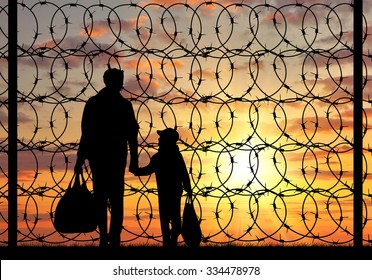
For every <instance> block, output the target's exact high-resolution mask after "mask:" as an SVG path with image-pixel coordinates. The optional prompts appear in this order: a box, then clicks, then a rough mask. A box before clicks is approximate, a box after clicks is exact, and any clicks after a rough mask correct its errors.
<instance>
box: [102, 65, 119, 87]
mask: <svg viewBox="0 0 372 280" xmlns="http://www.w3.org/2000/svg"><path fill="white" fill-rule="evenodd" d="M103 81H104V83H105V85H106V87H107V88H110V89H112V90H115V91H120V90H121V88H122V87H123V82H124V71H123V70H119V69H117V68H110V69H107V70H106V71H105V73H104V74H103Z"/></svg>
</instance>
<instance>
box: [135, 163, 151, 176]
mask: <svg viewBox="0 0 372 280" xmlns="http://www.w3.org/2000/svg"><path fill="white" fill-rule="evenodd" d="M152 173H154V168H153V167H152V165H151V163H150V164H149V165H147V166H145V167H138V168H137V169H136V171H135V172H133V174H134V175H136V176H146V175H150V174H152Z"/></svg>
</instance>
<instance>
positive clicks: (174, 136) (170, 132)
mask: <svg viewBox="0 0 372 280" xmlns="http://www.w3.org/2000/svg"><path fill="white" fill-rule="evenodd" d="M157 132H158V135H159V136H160V137H159V146H172V145H176V143H177V141H178V139H179V134H178V132H177V131H176V130H175V129H173V128H166V129H164V130H158V131H157Z"/></svg>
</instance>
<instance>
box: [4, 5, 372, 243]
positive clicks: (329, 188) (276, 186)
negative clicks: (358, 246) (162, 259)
mask: <svg viewBox="0 0 372 280" xmlns="http://www.w3.org/2000/svg"><path fill="white" fill-rule="evenodd" d="M160 2H161V3H160ZM160 2H159V4H160V5H162V4H164V5H171V4H172V3H173V1H168V2H164V1H160ZM279 2H280V1H278V5H279ZM308 2H309V5H310V2H311V1H308ZM154 3H156V2H154ZM187 3H188V4H189V5H190V6H192V7H194V9H196V7H198V4H200V1H188V2H187ZM219 3H220V4H218V5H217V4H214V5H201V6H200V7H199V8H198V11H197V13H198V15H199V16H200V18H199V17H195V14H194V12H193V11H192V10H191V9H186V8H187V7H185V6H184V5H178V6H174V7H172V9H170V11H172V15H174V18H175V21H174V22H173V20H172V18H171V17H170V15H169V14H168V13H164V9H162V8H161V7H160V6H157V5H153V6H149V7H148V8H147V9H146V12H144V11H143V10H141V9H139V8H138V7H137V8H135V7H126V6H120V7H117V8H116V9H115V13H111V14H110V20H111V22H112V23H113V24H112V25H111V28H112V29H110V28H108V20H107V18H108V13H109V12H110V10H109V9H108V8H106V7H105V8H101V7H98V6H96V7H92V8H91V9H90V10H89V11H90V12H92V15H93V18H90V17H89V16H88V15H87V14H85V16H86V18H85V20H86V22H87V30H88V34H89V36H87V32H86V30H85V29H84V23H83V20H82V18H81V17H80V18H79V17H76V15H78V14H81V13H82V11H84V9H82V8H81V7H76V8H73V7H68V9H67V7H66V9H64V10H63V11H64V12H65V13H66V14H69V13H71V14H70V15H71V17H70V19H69V21H70V24H69V27H68V31H67V35H66V36H65V37H64V39H63V40H61V42H59V40H60V38H62V37H63V34H64V32H65V31H64V24H63V22H64V21H63V17H61V15H60V14H59V13H57V16H56V18H55V22H54V26H55V27H54V31H55V34H54V35H53V38H51V36H50V33H49V31H50V30H48V28H47V27H48V25H50V22H48V19H47V18H43V19H41V20H40V21H41V22H40V23H44V21H45V24H44V25H43V24H40V27H39V28H40V30H39V33H40V35H39V36H38V37H37V39H36V40H35V42H33V40H31V39H30V34H32V32H33V31H32V25H33V24H32V21H28V22H31V23H26V21H27V19H29V20H30V19H32V17H31V16H30V13H29V12H28V10H24V11H23V12H21V17H20V18H21V21H20V29H21V32H20V35H19V38H20V41H21V43H23V48H24V49H28V48H29V47H30V45H31V44H32V43H33V47H34V48H35V49H36V50H37V51H40V50H42V51H44V49H40V48H41V47H45V50H48V52H47V53H45V54H46V56H50V58H48V57H41V56H37V55H34V56H31V55H25V56H23V57H22V58H20V59H19V74H20V75H19V76H20V78H19V91H20V92H21V94H22V95H24V96H25V97H26V99H28V98H29V99H33V100H34V101H33V102H32V103H31V104H32V106H30V104H29V103H25V104H19V138H20V139H21V140H22V141H23V142H24V143H27V144H28V145H30V146H32V145H33V144H35V148H36V147H38V148H39V151H38V150H37V149H34V150H28V149H25V151H21V152H20V153H19V174H18V175H19V185H20V186H22V187H23V188H24V189H26V190H27V191H28V192H30V193H32V195H30V196H28V195H26V196H24V197H23V193H22V191H20V194H21V197H20V199H19V213H20V215H19V216H20V218H19V221H20V222H19V229H20V231H21V232H22V233H24V234H26V235H27V234H28V233H29V232H30V231H31V235H32V236H33V237H31V238H29V237H27V238H25V240H26V241H27V240H30V239H34V238H36V237H38V236H39V237H40V236H42V237H45V240H47V241H48V242H56V241H63V240H64V239H63V238H61V237H60V236H59V235H58V234H56V233H54V229H53V227H52V225H51V222H50V212H51V211H54V207H55V204H56V200H55V199H54V197H55V196H56V194H57V190H59V187H62V188H65V187H66V186H67V183H68V180H69V178H70V176H71V170H72V168H73V165H74V162H75V151H74V150H69V148H67V150H66V153H64V154H63V153H58V154H56V155H55V157H53V155H54V154H53V151H54V150H55V149H56V148H57V147H58V146H59V145H60V143H64V144H65V143H68V147H74V145H76V144H77V143H78V141H79V138H80V119H81V114H82V109H83V105H84V102H82V101H85V100H87V99H88V98H89V97H90V96H92V95H94V94H95V92H96V91H98V90H100V89H101V88H102V78H101V77H102V74H103V72H104V70H105V69H106V65H107V63H109V64H110V65H111V66H112V67H118V66H119V65H120V67H122V68H123V69H124V70H125V84H124V91H123V92H122V94H123V96H125V97H126V98H133V100H132V104H133V106H134V109H135V112H136V116H137V119H138V122H139V125H140V136H139V139H138V141H139V143H140V149H139V151H140V164H141V165H144V164H146V163H147V162H148V161H149V156H151V155H152V154H154V153H155V152H156V150H157V134H156V130H157V129H163V128H165V127H166V126H167V127H177V128H178V131H179V132H180V135H181V140H182V141H180V142H179V144H180V145H179V146H180V148H181V150H182V155H183V156H184V158H185V161H186V164H187V167H188V168H189V170H190V178H191V181H192V184H193V188H194V193H195V194H197V201H198V205H199V204H200V205H201V209H199V210H198V211H199V214H200V215H202V218H203V221H202V224H201V226H202V230H203V234H204V236H205V237H206V238H207V239H208V240H209V241H211V242H227V241H229V240H232V239H235V238H238V239H240V240H243V241H246V242H250V241H252V242H253V243H255V242H256V241H257V239H261V238H267V235H268V236H270V237H271V238H267V239H266V241H265V242H266V243H267V242H269V243H270V242H274V240H285V241H288V242H291V241H297V242H299V243H301V242H302V243H311V242H314V240H315V241H316V240H317V238H311V237H308V238H304V239H301V237H302V236H308V235H309V232H311V234H314V235H319V236H320V237H321V240H323V241H326V242H340V243H344V242H348V241H350V240H351V239H352V238H351V236H350V235H348V234H347V231H352V218H353V217H352V216H353V213H352V203H351V202H352V193H351V190H350V189H348V188H351V187H352V186H353V166H352V156H353V154H352V151H351V145H350V141H352V139H353V127H352V125H353V120H352V103H351V97H352V96H351V95H350V92H352V60H351V57H348V56H350V55H351V53H350V51H348V49H347V46H351V45H352V37H351V35H350V34H352V25H351V23H352V22H351V21H350V22H349V21H347V20H346V18H345V20H344V21H343V22H342V24H343V26H342V27H343V32H344V33H345V36H342V38H341V39H340V42H339V43H338V44H337V40H335V38H337V35H336V36H335V35H332V33H331V32H330V30H328V29H327V28H326V27H327V26H326V25H325V18H326V15H325V16H324V17H321V16H319V17H318V19H319V28H320V30H321V32H320V33H319V34H317V33H316V32H315V31H314V28H313V26H314V22H315V21H314V17H313V16H312V14H311V13H308V14H306V10H304V9H302V10H300V12H296V9H295V7H294V6H292V7H288V8H283V9H282V10H281V13H278V12H277V11H275V10H274V9H272V8H270V9H269V8H265V7H260V8H259V9H258V8H257V11H260V13H259V17H258V19H256V18H255V17H249V16H248V15H249V13H248V12H251V11H252V10H251V9H250V8H248V7H241V8H240V7H235V6H231V7H230V8H229V9H228V10H223V8H222V6H221V5H225V6H227V5H229V4H230V3H231V1H224V2H219ZM239 3H240V2H239ZM311 3H312V2H311ZM246 4H247V3H246ZM107 5H108V4H107ZM139 5H145V3H142V2H141V3H140V4H139ZM322 8H323V9H325V8H324V6H319V7H318V6H316V7H314V8H313V9H314V11H317V12H321V10H322ZM34 10H35V13H36V14H37V15H38V13H40V12H41V11H42V10H43V9H41V8H40V9H38V8H37V6H35V8H34ZM75 10H76V11H75ZM227 11H228V12H229V13H227ZM336 11H338V12H339V13H340V15H341V16H344V15H347V14H348V13H350V7H347V6H345V7H337V9H336ZM275 12H276V13H275ZM323 12H324V11H323ZM116 14H118V15H120V17H122V18H120V24H121V25H120V26H121V30H119V28H118V26H119V21H118V19H117V16H116ZM282 14H283V15H285V21H286V24H287V25H284V18H283V16H282ZM305 14H306V17H305ZM137 16H138V20H137ZM193 16H194V17H195V18H194V21H193V22H192V23H191V25H190V19H191V18H192V17H193ZM218 16H220V17H218ZM230 16H231V17H230ZM231 18H233V21H234V24H232V23H231V22H232V21H231ZM335 18H336V17H334V16H333V17H332V19H331V25H332V27H333V28H334V30H336V31H337V32H336V34H339V32H340V27H339V25H338V21H337V20H336V19H335ZM115 20H116V21H115ZM161 20H163V23H164V28H162V27H161V25H160V24H159V22H160V21H161ZM199 21H200V22H201V24H202V25H201V26H202V27H203V30H200V28H199V26H200V25H199ZM275 21H276V22H277V23H278V26H276V27H277V28H278V32H277V31H275V28H274V25H273V22H275ZM302 22H304V23H305V24H307V25H308V27H307V28H306V34H307V35H306V37H305V38H306V39H307V41H306V40H304V37H303V36H302V33H301V29H302V27H301V24H302ZM249 23H250V24H251V25H249ZM151 24H152V25H151ZM175 24H176V26H177V30H178V31H179V32H178V35H177V36H176V37H173V38H175V42H176V43H173V44H172V40H171V39H170V37H169V36H171V37H172V36H175V32H174V26H175ZM299 25H300V26H299ZM191 26H192V33H193V36H190V35H189V32H190V28H191ZM241 26H243V27H241ZM284 26H286V28H284ZM216 27H218V30H220V31H221V33H220V34H219V35H218V36H217V34H216ZM258 27H259V28H258ZM151 28H152V29H151ZM250 28H252V29H250ZM138 30H140V34H141V35H140V37H138V35H137V34H138V33H137V31H138ZM150 30H151V32H150ZM231 30H233V32H232V33H231V37H230V40H228V41H227V42H226V44H223V46H220V45H221V43H220V41H219V39H220V40H221V41H225V40H227V38H229V34H230V32H231ZM251 30H255V31H257V34H256V36H255V37H254V36H252V33H251ZM199 32H200V33H199ZM284 32H285V33H286V38H287V39H288V41H283V39H282V37H281V36H279V34H284ZM118 34H120V41H116V40H117V37H116V36H118ZM200 34H203V36H201V39H200V40H199V41H198V40H196V38H197V37H198V35H200ZM315 36H317V40H315V42H314V44H313V45H312V46H313V47H314V48H315V49H316V48H321V49H324V50H326V49H330V50H332V51H334V52H335V53H336V54H335V56H332V54H331V53H330V52H326V51H325V52H324V55H323V54H322V55H321V54H314V53H311V52H310V54H308V53H305V52H304V53H301V54H299V53H297V55H296V56H295V57H292V54H293V53H295V52H296V50H293V46H296V47H298V48H303V49H306V48H308V42H310V41H311V40H312V39H313V38H315ZM56 38H58V39H56ZM243 38H248V41H247V40H242V39H243ZM0 39H1V40H2V38H0ZM139 39H140V40H139ZM195 41H197V42H198V44H197V45H195ZM335 41H336V45H337V47H333V46H334V45H335ZM249 42H251V43H252V45H251V46H250V47H249V48H248V47H247V46H248V44H250V43H249ZM260 43H263V45H262V46H261V45H260ZM369 44H370V42H369V37H368V41H367V42H366V45H367V46H369ZM21 45H22V44H21ZM82 45H84V46H85V47H84V52H76V53H74V55H65V56H63V57H62V56H61V55H59V54H58V51H56V50H57V47H58V46H60V47H63V48H70V49H71V48H72V49H75V48H80V46H82ZM55 46H57V47H56V48H54V47H55ZM97 46H99V47H100V48H101V49H105V50H107V51H106V52H97ZM144 46H146V47H147V48H148V49H155V50H157V52H149V51H147V50H146V48H145V47H144ZM345 46H346V47H345ZM241 47H245V48H246V50H245V52H243V53H241V54H240V55H234V56H232V57H231V58H230V57H229V58H228V57H227V54H228V53H229V51H231V50H233V49H239V48H241ZM49 48H51V50H49ZM131 48H132V49H142V50H143V51H142V52H138V53H137V54H134V53H133V51H132V50H131ZM198 48H199V50H198ZM208 48H209V49H208ZM264 48H267V49H269V48H272V52H271V53H270V52H266V53H265V54H264V55H263V53H264V51H263V49H264ZM185 50H189V51H190V52H185ZM206 51H212V52H211V53H210V55H209V56H208V57H203V52H206ZM291 51H292V52H293V53H291ZM72 52H74V51H72ZM112 53H114V54H115V56H111V55H110V54H112ZM190 53H197V55H190ZM274 53H279V54H280V55H275V54H274ZM86 54H90V55H89V56H86ZM335 57H337V59H336V58H335ZM2 64H3V59H1V60H0V69H1V71H2V72H3V70H4V67H1V65H2ZM35 64H37V67H38V68H37V70H36V68H35ZM366 67H368V69H369V68H370V61H366ZM51 73H53V74H52V75H51ZM51 77H53V78H51ZM283 85H284V86H283ZM0 87H1V89H3V88H6V84H5V83H4V81H3V80H0ZM0 92H2V90H0ZM2 96H4V94H2ZM38 96H48V97H47V98H46V99H45V102H40V101H36V100H35V99H37V98H36V97H38ZM267 96H270V98H271V99H270V100H269V99H266V98H265V97H267ZM299 96H301V97H302V96H306V98H304V99H301V100H296V98H297V97H299ZM311 96H316V97H317V98H316V99H311V98H309V97H311ZM365 96H366V99H367V100H368V98H369V97H368V96H369V83H368V84H367V86H366V90H365ZM71 97H77V99H76V100H75V99H74V100H72V101H71V100H70V102H66V101H67V99H66V98H71ZM149 97H150V98H149ZM61 100H62V101H61ZM205 100H208V102H204V101H205ZM329 101H330V102H329ZM331 102H332V103H331ZM366 105H367V104H366ZM366 114H367V116H368V119H369V118H370V116H371V108H370V106H366ZM5 116H6V108H5V107H4V106H1V107H0V118H1V123H4V124H6V120H5ZM368 128H370V124H368ZM0 129H1V131H2V132H1V133H2V134H1V135H3V132H5V129H4V128H1V127H0ZM35 131H36V132H35ZM4 137H5V134H4V136H1V138H4ZM56 138H57V139H58V140H57V141H56V140H55V139H56ZM370 139H371V137H370V133H369V130H368V131H367V135H366V136H365V144H364V145H365V146H366V147H369V143H370V142H371V141H370ZM46 144H47V146H45V150H43V151H40V149H41V147H42V146H43V145H46ZM323 144H327V145H323ZM206 147H208V149H207V151H204V149H205V148H206ZM43 149H44V147H43ZM66 162H67V163H68V164H67V165H66ZM366 162H367V163H368V166H369V165H370V164H371V163H372V162H371V157H370V153H366ZM274 164H275V166H274ZM0 165H1V167H2V168H3V166H5V165H6V157H5V156H4V154H3V153H2V154H1V157H0ZM51 167H52V168H53V172H52V173H51ZM3 169H4V168H3ZM5 170H6V168H5ZM341 171H342V172H341ZM369 173H370V172H368V176H367V179H366V183H365V186H364V192H365V194H369V193H372V189H371V188H370V187H369V186H368V184H367V182H369V180H371V179H370V175H369ZM0 182H1V184H0V186H5V187H2V188H0V190H1V191H2V192H3V193H5V192H6V177H5V176H4V172H2V173H0ZM126 183H127V184H128V186H127V189H126V196H125V198H124V199H125V222H124V227H125V229H126V230H128V232H127V231H126V230H125V231H124V232H123V240H125V241H129V240H130V242H138V243H143V242H149V240H150V241H151V240H152V238H147V237H144V233H143V229H144V228H145V229H146V234H148V235H150V236H155V239H156V240H160V237H159V235H160V230H159V217H158V213H157V201H156V185H155V180H154V176H152V177H151V178H150V179H149V180H148V178H147V177H143V178H141V180H140V179H139V178H137V177H135V176H133V175H131V174H130V173H129V172H127V173H126ZM57 185H59V187H58V186H57ZM247 185H248V186H247ZM44 186H46V189H45V191H46V192H45V193H43V192H42V193H40V190H41V188H42V187H44ZM130 186H131V187H133V189H131V188H130ZM311 188H313V189H321V190H322V191H321V192H319V193H317V192H316V193H310V192H309V189H311ZM265 189H270V190H272V191H274V192H276V193H279V194H283V195H284V196H285V199H284V201H285V203H283V200H282V197H281V196H274V195H273V194H272V193H266V194H263V193H262V192H263V191H264V190H265ZM296 189H297V191H294V190H296ZM298 189H301V190H302V191H298ZM365 203H366V206H367V207H368V210H369V212H370V210H371V207H372V201H371V199H370V198H368V197H367V196H365ZM6 205H7V202H6V200H5V198H4V197H2V196H0V209H1V210H0V211H1V213H6V212H7V211H6ZM36 205H37V207H36ZM151 208H152V209H151ZM328 209H329V212H328ZM25 212H26V213H27V217H26V218H27V220H29V221H28V222H26V221H25V219H24V218H25V216H24V214H23V213H25ZM136 215H137V216H136ZM150 215H153V216H152V217H151V219H150ZM368 215H369V214H368ZM5 216H6V215H5ZM35 217H37V220H35ZM139 217H140V219H138V218H139ZM332 220H334V221H332ZM340 220H342V223H341V228H337V224H338V222H339V221H340ZM315 221H316V223H315ZM255 222H256V223H255ZM35 223H36V224H35ZM5 227H6V223H5V222H4V219H0V242H2V240H6V238H7V237H6V234H5V233H3V234H2V232H3V231H2V229H3V228H5ZM30 228H31V229H30ZM334 231H335V232H334ZM329 234H331V235H330V236H328V235H329ZM371 234H372V225H371V223H367V225H366V227H365V232H364V236H365V238H370V237H368V236H370V235H371ZM137 235H140V236H141V238H138V239H136V236H137ZM96 236H97V234H93V237H96ZM79 238H80V237H79ZM81 238H82V239H84V240H85V239H87V240H89V239H90V238H91V236H90V235H89V236H83V237H81ZM133 239H135V240H133ZM151 242H152V241H151ZM155 243H156V241H155Z"/></svg>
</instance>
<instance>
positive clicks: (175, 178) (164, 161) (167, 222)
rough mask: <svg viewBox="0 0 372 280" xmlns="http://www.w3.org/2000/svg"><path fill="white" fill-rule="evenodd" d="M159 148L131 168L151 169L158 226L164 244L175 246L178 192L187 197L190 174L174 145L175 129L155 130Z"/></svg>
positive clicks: (145, 171)
mask: <svg viewBox="0 0 372 280" xmlns="http://www.w3.org/2000/svg"><path fill="white" fill-rule="evenodd" d="M157 133H158V134H159V136H160V137H159V151H158V152H157V153H156V154H155V155H153V156H152V157H151V160H150V164H149V165H147V166H145V167H142V168H138V169H137V170H134V171H133V173H134V174H135V175H136V176H142V175H150V174H151V173H154V172H155V176H156V184H157V187H158V200H159V215H160V226H161V231H162V235H163V246H164V247H175V246H176V245H177V239H178V236H179V235H180V233H181V213H180V212H181V196H182V191H183V190H185V191H186V192H187V195H188V196H190V197H191V195H192V191H191V185H190V178H189V175H188V173H187V168H186V165H185V161H184V159H183V157H182V154H181V153H180V151H179V148H178V146H177V141H178V138H179V135H178V132H177V131H176V130H175V129H172V128H167V129H165V130H158V131H157Z"/></svg>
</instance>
